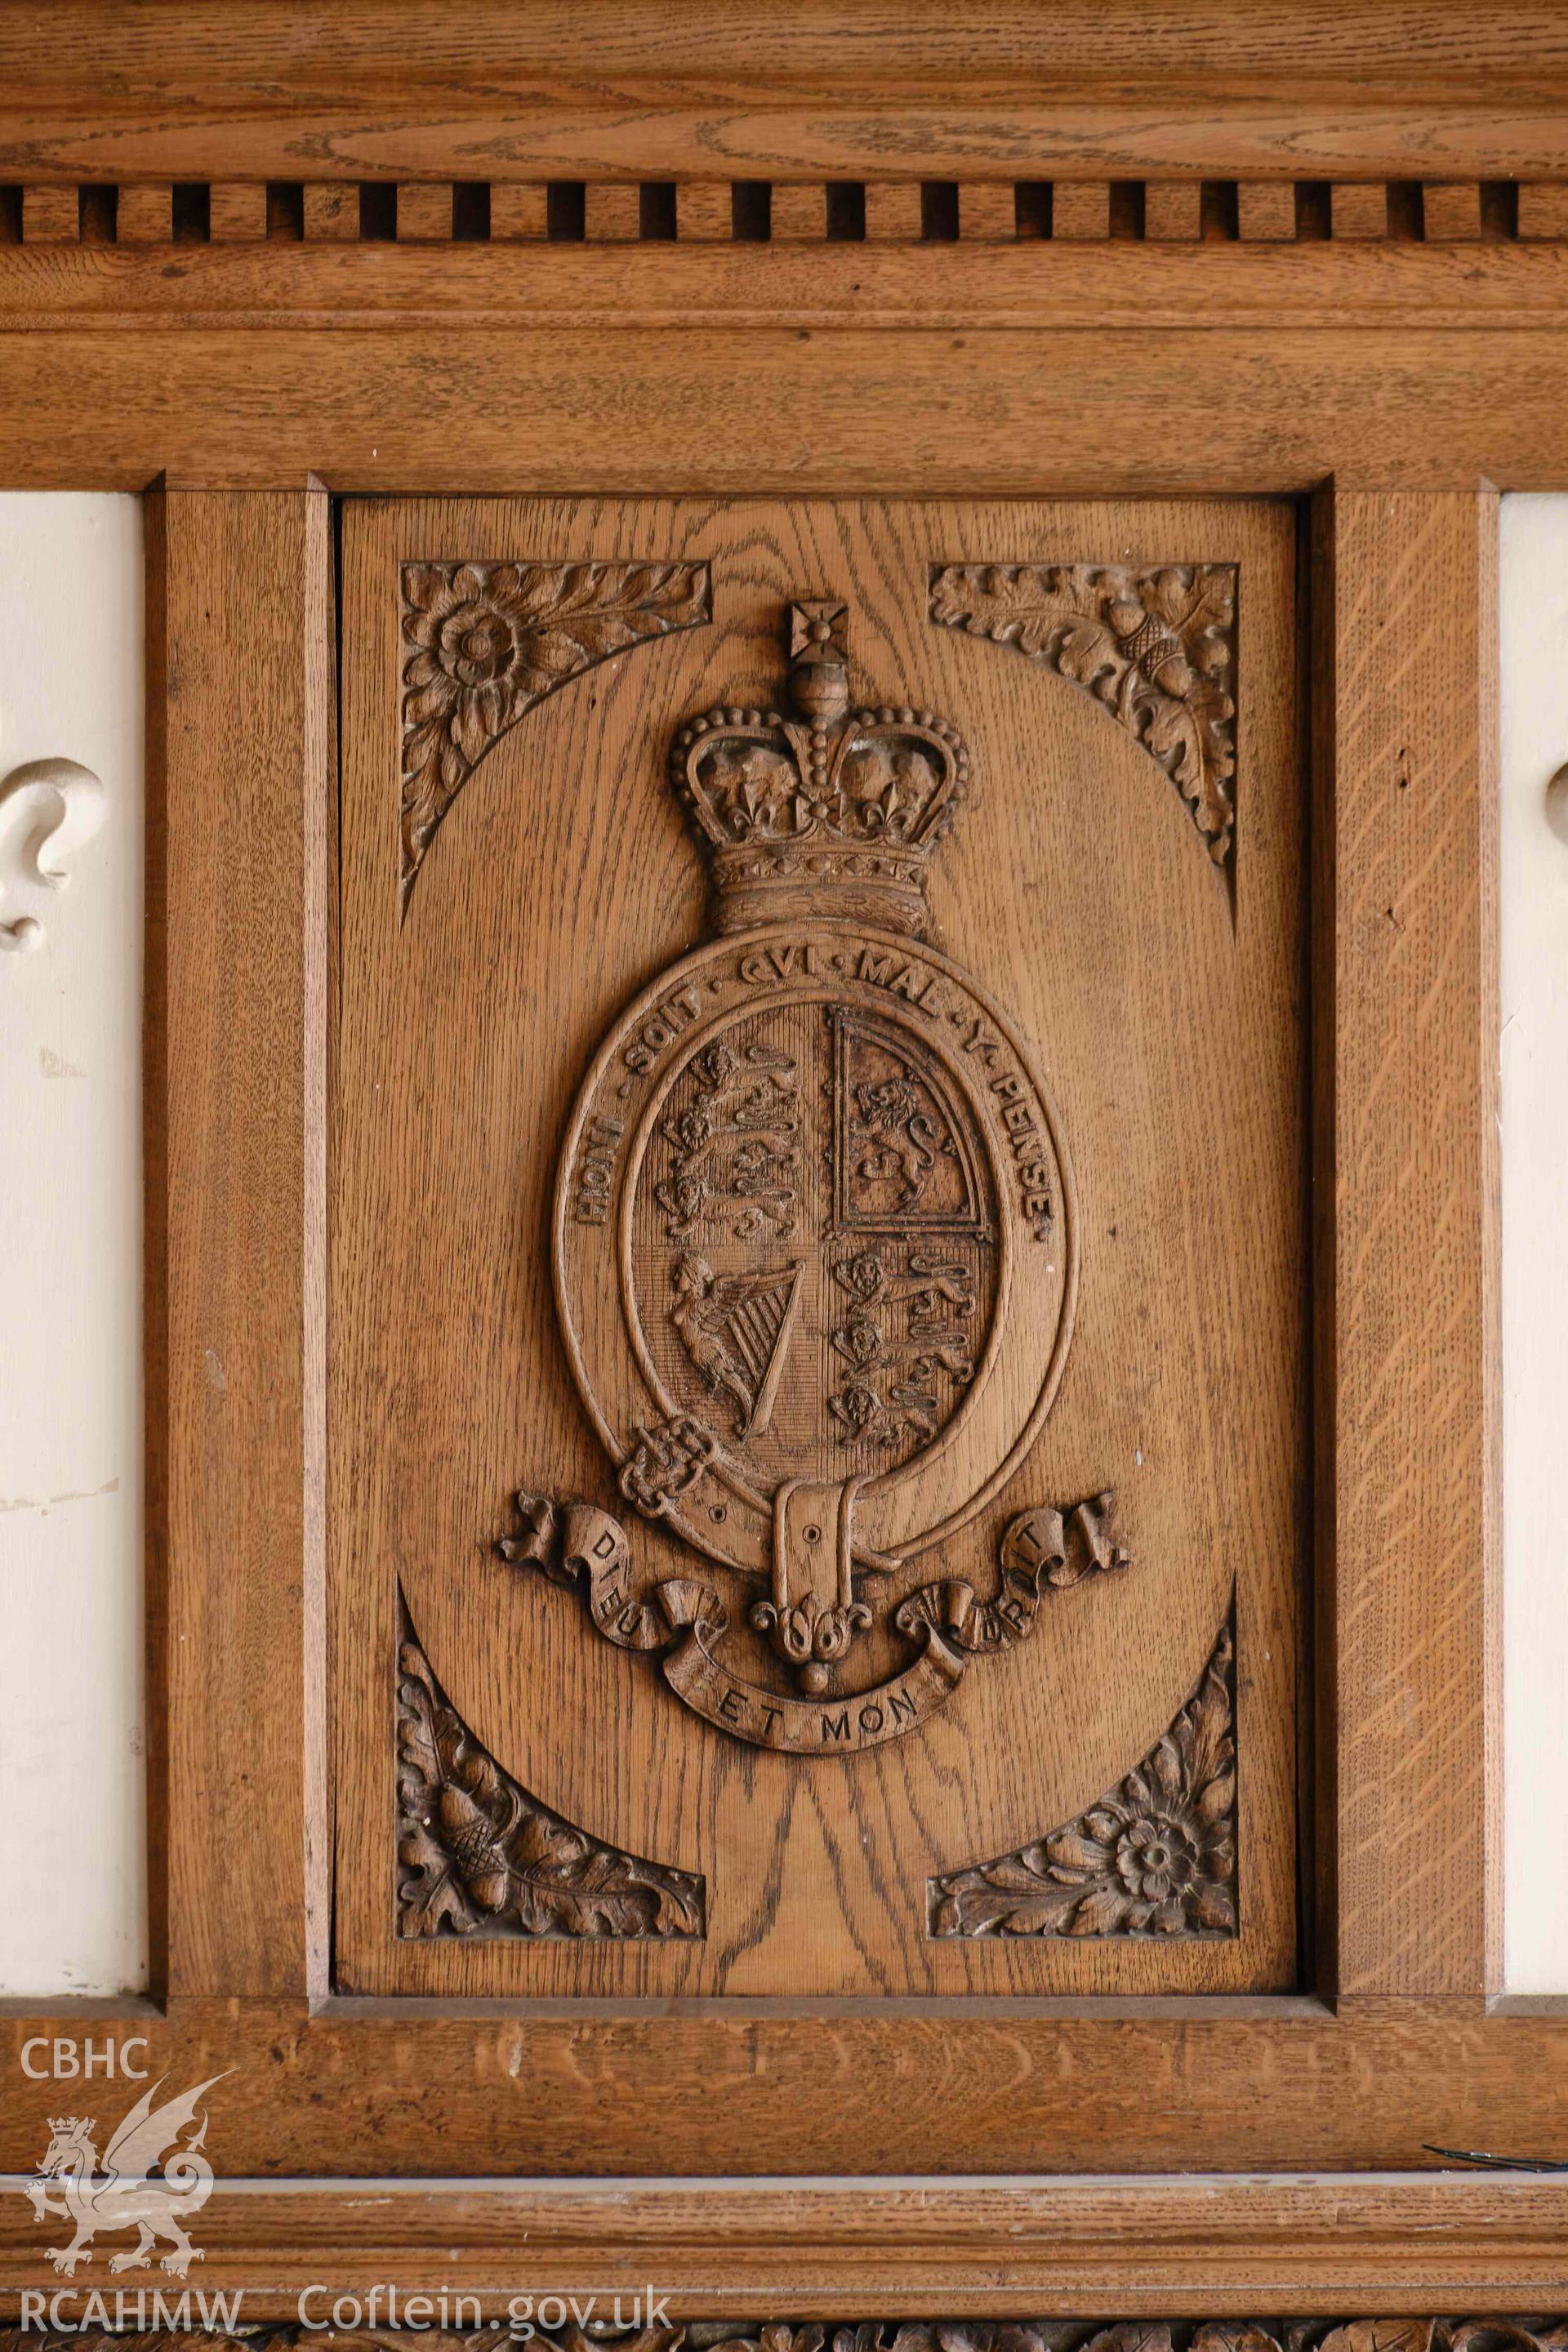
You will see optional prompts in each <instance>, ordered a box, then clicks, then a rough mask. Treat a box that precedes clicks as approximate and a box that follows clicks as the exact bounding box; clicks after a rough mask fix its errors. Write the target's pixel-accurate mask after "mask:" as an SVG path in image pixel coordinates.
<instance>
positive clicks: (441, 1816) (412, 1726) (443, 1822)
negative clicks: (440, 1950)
mask: <svg viewBox="0 0 1568 2352" xmlns="http://www.w3.org/2000/svg"><path fill="white" fill-rule="evenodd" d="M399 1617H400V1626H401V1642H400V1646H399V1650H398V1679H397V1729H398V1749H397V1754H398V1764H397V1810H398V1822H397V1859H398V1864H399V1869H398V1874H397V1932H398V1934H399V1936H400V1937H422V1936H438V1935H440V1934H441V1933H442V1931H443V1929H447V1930H449V1931H450V1932H451V1933H452V1934H454V1935H458V1936H495V1937H555V1938H571V1939H576V1938H588V1937H700V1936H701V1935H703V1934H704V1933H705V1932H706V1902H707V1890H706V1884H705V1882H704V1881H703V1879H701V1878H700V1877H698V1876H695V1875H691V1874H688V1873H687V1872H685V1871H682V1870H670V1869H667V1868H666V1867H665V1866H664V1865H663V1864H659V1863H653V1862H644V1861H641V1860H640V1859H639V1858H638V1856H637V1855H636V1854H631V1853H620V1852H619V1851H618V1850H617V1849H616V1847H615V1846H610V1845H603V1844H601V1843H600V1842H599V1840H598V1839H597V1838H591V1837H589V1836H588V1835H587V1833H586V1832H585V1831H583V1830H579V1829H575V1828H574V1826H573V1824H572V1823H571V1822H568V1821H564V1820H563V1818H562V1816H561V1815H560V1814H559V1813H555V1812H552V1811H551V1810H550V1808H549V1806H548V1805H542V1804H541V1803H540V1801H539V1800H538V1798H537V1797H532V1796H530V1794H529V1792H528V1790H526V1789H522V1788H520V1787H519V1786H518V1784H517V1782H516V1781H515V1780H511V1779H510V1778H509V1776H508V1775H507V1774H506V1773H505V1772H503V1771H502V1770H501V1769H500V1765H499V1764H497V1763H496V1761H495V1760H494V1759H493V1758H492V1757H491V1756H489V1754H487V1752H486V1750H485V1749H484V1748H481V1747H480V1745H479V1741H478V1740H477V1739H475V1738H474V1737H473V1735H472V1734H471V1733H470V1732H469V1731H468V1728H467V1727H466V1726H465V1725H464V1723H463V1722H462V1720H461V1718H460V1717H459V1716H458V1714H457V1712H456V1711H455V1709H454V1708H453V1707H452V1706H450V1705H449V1703H448V1701H447V1694H446V1693H445V1691H444V1690H443V1689H442V1688H441V1685H440V1684H439V1683H438V1682H437V1679H436V1676H435V1675H434V1674H433V1672H432V1671H431V1667H430V1661H429V1660H428V1658H427V1657H426V1655H425V1653H424V1651H423V1649H422V1648H421V1647H420V1644H419V1639H418V1636H417V1635H416V1633H415V1631H414V1626H413V1623H412V1621H411V1620H410V1618H409V1615H408V1612H407V1609H406V1607H405V1606H402V1605H401V1604H400V1609H399Z"/></svg>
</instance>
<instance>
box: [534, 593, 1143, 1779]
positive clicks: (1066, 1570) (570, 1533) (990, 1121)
mask: <svg viewBox="0 0 1568 2352" xmlns="http://www.w3.org/2000/svg"><path fill="white" fill-rule="evenodd" d="M846 625H847V614H846V608H845V606H844V605H843V604H839V603H837V602H834V601H832V600H829V599H816V600H812V601H802V602H799V603H796V604H793V605H792V606H791V607H790V608H789V614H788V629H789V638H788V642H789V651H790V658H791V670H790V676H789V680H788V685H787V689H786V690H785V691H784V692H783V693H781V695H780V697H779V698H778V702H777V705H776V707H771V708H752V707H742V706H741V705H739V704H728V705H721V706H719V707H716V708H714V709H709V710H706V711H703V712H701V713H700V714H698V715H696V716H694V717H693V718H691V719H689V720H687V721H686V723H685V724H684V725H682V726H680V727H679V728H678V730H676V734H675V740H674V745H673V750H672V756H671V781H672V783H673V787H674V791H675V793H676V797H677V799H678V800H679V803H680V805H681V807H682V808H683V809H684V811H685V813H686V814H687V817H688V820H689V824H690V826H691V830H692V832H693V834H694V835H695V837H696V840H697V843H698V845H699V847H700V850H701V852H702V854H703V856H705V858H706V860H707V862H708V866H709V868H710V876H711V879H712V884H713V891H714V924H713V928H714V930H715V933H716V937H714V938H713V939H712V940H710V942H709V943H708V944H707V945H705V946H702V947H700V948H698V949H697V950H695V951H694V952H693V953H691V954H689V955H688V956H686V957H685V958H684V959H682V961H679V962H678V963H676V964H674V965H673V966H672V967H671V968H670V969H669V970H668V971H666V972H665V973H664V974H663V975H662V976H661V977H660V978H659V979H658V980H656V981H655V982H653V984H652V985H651V986H650V987H649V988H648V989H647V990H646V991H645V992H644V993H643V994H642V996H640V997H639V998H638V999H637V1002H636V1003H633V1004H632V1005H630V1006H629V1007H628V1008H627V1009H626V1011H625V1012H624V1013H622V1014H621V1016H620V1018H619V1019H618V1020H616V1022H615V1023H614V1024H613V1025H612V1027H611V1029H610V1032H609V1034H608V1035H607V1036H606V1037H605V1039H604V1041H603V1043H602V1044H601V1045H600V1047H599V1049H598V1052H597V1054H596V1055H595V1058H594V1061H593V1063H592V1066H591V1067H590V1069H589V1072H588V1075H587V1077H586V1079H585V1080H584V1085H583V1087H582V1090H581V1093H580V1095H579V1097H578V1100H577V1103H576V1105H575V1108H574V1111H573V1113H572V1115H571V1118H570V1122H569V1125H568V1128H567V1131H566V1136H565V1139H564V1143H563V1150H562V1154H561V1160H560V1165H559V1171H558V1176H557V1185H556V1195H555V1204H554V1215H553V1254H554V1271H555V1289H556V1299H557V1304H558V1308H559V1312H560V1317H561V1326H562V1335H563V1342H564V1346H565V1349H566V1354H567V1358H568V1360H569V1362H570V1365H571V1369H572V1371H573V1374H574V1379H575V1381H576V1383H577V1386H578V1388H579V1390H580V1391H581V1394H582V1397H583V1400H584V1404H585V1405H586V1407H587V1410H588V1412H589V1415H590V1417H591V1419H592V1421H593V1423H594V1426H595V1430H596V1431H597V1433H598V1435H599V1438H600V1440H601V1442H602V1444H603V1445H604V1447H605V1452H606V1454H608V1455H609V1458H610V1460H611V1462H612V1463H613V1465H615V1468H616V1474H617V1483H618V1486H619V1489H620V1493H621V1496H623V1498H624V1500H625V1501H626V1504H627V1505H628V1506H629V1507H631V1509H632V1510H633V1511H634V1512H636V1513H637V1514H639V1515H640V1516H641V1517H645V1518H647V1519H651V1520H654V1521H657V1522H658V1523H659V1525H660V1526H661V1528H663V1530H664V1532H665V1533H666V1535H667V1536H669V1537H674V1538H677V1539H678V1540H679V1542H680V1543H681V1544H682V1545H684V1546H685V1547H686V1548H687V1549H688V1550H689V1552H690V1553H692V1554H693V1555H695V1556H696V1557H695V1558H694V1559H693V1562H692V1568H693V1570H694V1571H696V1570H699V1569H700V1568H701V1567H702V1563H704V1562H706V1563H711V1564H713V1565H714V1566H716V1567H717V1568H718V1569H719V1570H721V1571H722V1573H721V1576H720V1577H719V1579H718V1580H715V1578H714V1577H713V1575H712V1574H711V1573H710V1572H707V1571H706V1570H703V1572H693V1573H689V1574H681V1575H678V1576H674V1577H671V1576H669V1575H668V1572H666V1573H664V1574H663V1575H662V1576H661V1577H660V1578H659V1579H658V1580H654V1579H653V1578H652V1577H650V1576H649V1575H647V1574H645V1573H643V1572H642V1571H640V1570H639V1569H638V1566H637V1559H636V1557H635V1553H634V1547H633V1544H632V1541H631V1538H630V1537H629V1536H628V1534H627V1532H626V1528H624V1527H623V1526H622V1525H621V1523H620V1522H619V1521H618V1520H617V1519H616V1518H614V1517H611V1516H610V1515H609V1514H608V1513H607V1512H605V1511H603V1510H600V1509H599V1508H598V1507H596V1506H595V1505H593V1504H591V1503H585V1502H559V1501H556V1500H554V1499H552V1498H551V1497H549V1496H542V1495H538V1494H534V1493H531V1492H524V1493H523V1494H521V1496H519V1498H518V1508H519V1514H520V1524H519V1528H518V1531H517V1532H516V1533H515V1534H514V1535H512V1536H510V1537H509V1538H508V1539H507V1541H506V1543H505V1544H504V1546H503V1547H502V1549H503V1551H504V1553H505V1556H506V1557H507V1558H508V1559H510V1561H511V1562H512V1563H513V1564H514V1565H516V1566H519V1567H522V1568H527V1569H531V1570H539V1571H541V1572H542V1573H543V1574H545V1575H547V1576H550V1577H552V1578H553V1579H555V1580H558V1581H562V1582H568V1583H572V1584H574V1585H576V1586H578V1587H579V1589H580V1590H581V1591H583V1593H584V1598H585V1599H586V1601H587V1605H588V1609H589V1612H590V1614H591V1616H592V1619H593V1622H594V1623H595V1625H596V1626H597V1628H598V1630H599V1632H600V1633H602V1634H603V1635H604V1636H605V1639H607V1640H609V1641H611V1642H613V1643H617V1644H618V1645H619V1646H621V1647H623V1648H626V1649H630V1650H638V1651H647V1652H650V1653H654V1654H658V1657H659V1660H660V1663H661V1668H662V1672H663V1674H664V1676H665V1679H666V1680H667V1682H668V1684H669V1685H670V1687H671V1688H672V1689H673V1690H674V1691H675V1692H676V1693H677V1695H678V1696H679V1697H680V1698H681V1699H682V1700H684V1702H685V1703H686V1704H687V1705H688V1706H690V1707H692V1708H693V1709H694V1710H695V1711H696V1712H697V1713H698V1714H699V1715H700V1716H702V1717H704V1718H705V1719H706V1720H708V1721H709V1722H710V1723H712V1724H714V1725H715V1726H717V1727H719V1728H721V1729H722V1730H726V1731H728V1732H730V1733H731V1734H733V1735H734V1736H735V1737H736V1738H741V1739H743V1740H747V1741H750V1742H752V1743H753V1744H755V1745H758V1746H762V1747H766V1748H776V1749H781V1750H784V1751H786V1752H788V1753H791V1754H797V1755H817V1754H824V1753H826V1754H832V1753H835V1752H837V1753H845V1752H847V1751H852V1750H855V1749H858V1748H868V1747H872V1746H875V1745H877V1744H879V1742H881V1741H884V1740H889V1739H893V1738H898V1737H900V1735H901V1734H902V1733H904V1732H907V1731H909V1730H910V1729H911V1728H913V1727H914V1726H916V1725H917V1724H919V1723H920V1722H921V1721H922V1720H923V1719H924V1718H925V1717H927V1716H928V1715H930V1714H931V1711H932V1710H933V1709H934V1708H936V1707H938V1706H941V1705H942V1703H943V1702H944V1701H945V1700H946V1699H947V1697H948V1696H950V1694H951V1693H952V1689H953V1688H954V1686H955V1685H956V1684H957V1683H958V1682H959V1680H960V1679H961V1678H962V1676H963V1674H964V1673H965V1671H966V1669H967V1667H968V1665H969V1664H970V1663H971V1661H972V1659H973V1657H975V1656H976V1655H978V1654H981V1653H983V1652H986V1651H991V1650H995V1649H998V1648H1002V1647H1005V1646H1006V1645H1008V1644H1009V1643H1014V1642H1016V1641H1022V1640H1026V1639H1027V1638H1028V1636H1029V1635H1030V1634H1031V1633H1033V1631H1034V1629H1035V1625H1036V1622H1037V1613H1038V1609H1039V1603H1040V1595H1041V1592H1042V1591H1044V1590H1047V1589H1048V1588H1050V1587H1052V1586H1056V1585H1059V1584H1062V1583H1065V1582H1071V1581H1075V1580H1076V1579H1077V1577H1078V1575H1079V1573H1083V1572H1087V1567H1086V1566H1083V1565H1080V1564H1079V1563H1080V1559H1085V1558H1086V1557H1087V1556H1086V1555H1084V1544H1085V1540H1086V1530H1090V1529H1091V1528H1092V1527H1093V1525H1094V1524H1095V1522H1094V1518H1093V1515H1094V1513H1095V1512H1096V1511H1097V1510H1099V1509H1100V1507H1102V1506H1104V1505H1106V1504H1107V1503H1108V1500H1109V1498H1108V1497H1106V1496H1095V1497H1090V1498H1089V1500H1088V1501H1087V1502H1086V1503H1084V1504H1082V1505H1079V1506H1076V1507H1073V1506H1066V1507H1064V1508H1063V1509H1062V1510H1060V1511H1056V1510H1048V1509H1047V1510H1042V1511H1038V1512H1036V1513H1033V1514H1026V1515H1025V1517H1026V1522H1027V1527H1026V1532H1024V1533H1019V1532H1018V1530H1019V1528H1021V1527H1022V1526H1023V1525H1024V1523H1023V1522H1019V1521H1015V1522H1014V1523H1013V1526H1012V1528H1009V1529H1008V1530H1007V1532H1006V1534H1005V1537H1004V1539H1003V1542H1002V1546H1001V1555H1000V1559H999V1570H998V1576H997V1580H996V1584H995V1587H994V1591H991V1592H990V1593H989V1594H987V1595H985V1596H981V1595H977V1594H976V1593H975V1592H974V1591H973V1589H972V1588H971V1587H970V1586H969V1585H968V1584H967V1583H965V1582H963V1580H957V1579H948V1580H942V1581H936V1582H931V1581H922V1580H921V1577H920V1573H919V1569H918V1567H917V1565H916V1563H917V1560H918V1557H919V1555H921V1553H924V1552H927V1551H930V1550H931V1549H934V1548H936V1547H939V1546H941V1545H942V1544H943V1542H944V1541H945V1540H946V1539H947V1538H950V1537H951V1536H952V1534H953V1533H954V1532H955V1531H956V1530H958V1529H959V1528H963V1526H965V1525H966V1524H968V1523H969V1522H970V1521H971V1520H973V1518H974V1517H976V1516H977V1515H978V1514H979V1513H980V1512H981V1511H983V1510H984V1508H985V1507H986V1506H987V1505H988V1504H989V1503H990V1502H991V1500H992V1499H993V1498H994V1496H995V1495H996V1494H997V1493H998V1492H999V1490H1000V1489H1001V1487H1002V1486H1004V1485H1005V1482H1006V1480H1007V1479H1008V1478H1009V1477H1010V1476H1011V1475H1013V1473H1014V1471H1015V1470H1016V1468H1017V1467H1018V1465H1020V1464H1021V1463H1022V1461H1023V1460H1024V1458H1025V1456H1026V1454H1027V1453H1028V1451H1029V1449H1030V1447H1031V1446H1032V1445H1033V1444H1034V1442H1035V1439H1036V1437H1037V1434H1038V1433H1039V1431H1040V1428H1041V1426H1042V1424H1043V1423H1044V1421H1045V1419H1046V1416H1047V1413H1048V1412H1049V1411H1050V1408H1051V1404H1052V1402H1053V1400H1054V1398H1055V1396H1056V1393H1057V1390H1058V1383H1059V1381H1060V1380H1061V1375H1062V1369H1063V1365H1064V1363H1065V1360H1066V1356H1067V1349H1068V1339H1069V1335H1070V1332H1071V1328H1072V1317H1073V1306H1074V1299H1075V1295H1076V1286H1077V1274H1078V1231H1077V1215H1076V1209H1075V1202H1074V1193H1073V1185H1072V1177H1071V1172H1070V1167H1069V1163H1068V1153H1067V1147H1066V1142H1065V1139H1064V1137H1063V1133H1062V1128H1061V1121H1060V1118H1059V1116H1058V1112H1057V1109H1056V1107H1055V1105H1054V1103H1053V1102H1052V1100H1051V1097H1050V1094H1049V1091H1048V1088H1047V1084H1046V1080H1045V1078H1044V1076H1042V1074H1041V1071H1040V1069H1039V1066H1038V1065H1037V1059H1036V1055H1035V1052H1034V1048H1033V1046H1032V1045H1031V1044H1030V1043H1029V1042H1028V1041H1027V1040H1026V1038H1024V1037H1023V1036H1022V1035H1020V1034H1019V1033H1018V1031H1017V1030H1016V1028H1015V1026H1014V1024H1013V1023H1012V1022H1011V1020H1010V1019H1009V1017H1008V1015H1007V1013H1005V1010H1004V1009H1003V1008H1002V1006H1000V1005H999V1004H997V1003H994V1002H993V1001H992V999H991V998H990V997H989V996H988V995H987V994H986V993H985V992H984V991H983V990H982V989H981V988H980V987H979V986H978V984H977V983H976V982H974V981H973V979H972V978H971V977H970V976H969V975H968V974H967V973H966V972H965V971H963V970H962V968H961V967H960V966H959V965H958V964H956V963H954V962H953V961H952V960H951V959H950V958H948V957H947V956H945V955H941V954H938V953H937V952H936V951H935V950H933V949H931V947H929V946H927V945H926V944H924V934H925V929H926V903H925V884H926V877H927V874H928V871H929V869H930V865H931V858H932V856H934V854H935V852H936V850H937V847H938V845H940V843H941V842H942V838H943V836H944V835H945V834H946V832H947V830H948V828H949V826H950V825H951V824H952V821H953V818H954V816H955V814H956V813H957V811H958V809H959V806H960V804H961V802H962V800H963V795H964V793H965V791H966V789H967V786H968V781H969V768H968V760H967V756H966V753H965V751H964V747H963V741H962V740H961V738H960V737H959V735H958V733H957V731H956V730H954V729H953V728H952V726H950V725H949V724H948V722H947V721H946V720H945V719H942V718H941V717H939V716H938V715H937V714H936V713H935V712H933V711H931V710H929V709H920V708H919V707H917V706H916V705H915V704H914V703H913V702H912V701H908V702H906V701H901V700H900V701H893V700H891V699H889V700H888V701H884V702H872V701H871V700H869V699H868V700H866V701H864V702H860V703H857V702H856V700H855V699H854V698H852V696H851V693H850V688H849V667H848V655H847V643H846ZM1090 1548H1091V1549H1092V1544H1091V1547H1090ZM1112 1549H1114V1547H1112ZM1093 1564H1094V1565H1097V1566H1105V1565H1111V1564H1114V1563H1113V1562H1112V1561H1111V1559H1110V1557H1109V1556H1107V1557H1106V1558H1105V1559H1097V1560H1096V1561H1095V1562H1094V1563H1093Z"/></svg>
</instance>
